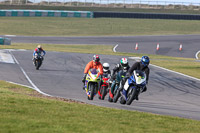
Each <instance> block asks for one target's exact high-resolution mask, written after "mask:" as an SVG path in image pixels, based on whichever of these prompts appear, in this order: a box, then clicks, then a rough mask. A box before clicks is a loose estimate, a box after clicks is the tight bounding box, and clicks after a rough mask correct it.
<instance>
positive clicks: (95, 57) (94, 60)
mask: <svg viewBox="0 0 200 133" xmlns="http://www.w3.org/2000/svg"><path fill="white" fill-rule="evenodd" d="M92 60H93V62H95V63H98V62H99V61H100V58H99V55H94V56H93V58H92Z"/></svg>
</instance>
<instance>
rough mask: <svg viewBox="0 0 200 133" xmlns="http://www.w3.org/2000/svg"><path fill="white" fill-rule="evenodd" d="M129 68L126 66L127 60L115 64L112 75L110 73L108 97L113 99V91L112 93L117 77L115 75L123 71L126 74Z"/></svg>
mask: <svg viewBox="0 0 200 133" xmlns="http://www.w3.org/2000/svg"><path fill="white" fill-rule="evenodd" d="M129 68H130V66H129V64H128V59H127V58H122V59H121V60H120V63H119V64H117V65H116V66H115V68H114V69H113V73H112V76H111V81H112V85H111V89H110V95H111V98H113V91H114V86H115V84H116V81H115V79H116V76H117V73H118V72H119V71H121V70H122V71H123V72H127V71H128V70H129Z"/></svg>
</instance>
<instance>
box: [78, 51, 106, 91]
mask: <svg viewBox="0 0 200 133" xmlns="http://www.w3.org/2000/svg"><path fill="white" fill-rule="evenodd" d="M99 61H100V58H99V55H94V56H93V58H92V61H90V62H89V63H88V64H87V65H86V67H85V70H84V75H83V79H82V82H83V90H84V89H85V79H86V76H87V73H88V71H89V70H90V69H91V68H95V69H99V73H100V75H103V66H102V64H101V63H100V62H99Z"/></svg>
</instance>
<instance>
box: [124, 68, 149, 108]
mask: <svg viewBox="0 0 200 133" xmlns="http://www.w3.org/2000/svg"><path fill="white" fill-rule="evenodd" d="M145 86H146V74H145V73H144V72H143V71H141V70H134V71H133V75H132V76H131V77H130V78H129V79H128V80H127V81H126V83H125V85H124V89H125V90H127V97H125V96H124V95H123V94H122V97H121V99H120V103H122V104H125V103H126V104H127V105H130V104H131V103H132V102H133V100H135V99H136V97H138V96H139V94H140V93H141V92H142V91H143V90H144V88H145Z"/></svg>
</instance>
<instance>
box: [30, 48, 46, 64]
mask: <svg viewBox="0 0 200 133" xmlns="http://www.w3.org/2000/svg"><path fill="white" fill-rule="evenodd" d="M42 53H43V55H42ZM35 54H38V55H41V56H43V57H44V56H45V54H46V52H45V51H44V50H43V49H42V46H41V45H38V46H37V48H35V50H34V52H33V63H34V64H35ZM42 59H43V58H42Z"/></svg>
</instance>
